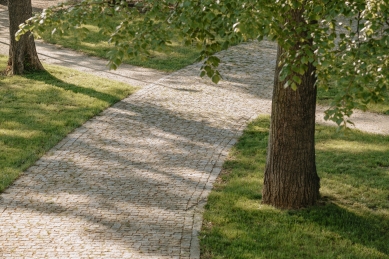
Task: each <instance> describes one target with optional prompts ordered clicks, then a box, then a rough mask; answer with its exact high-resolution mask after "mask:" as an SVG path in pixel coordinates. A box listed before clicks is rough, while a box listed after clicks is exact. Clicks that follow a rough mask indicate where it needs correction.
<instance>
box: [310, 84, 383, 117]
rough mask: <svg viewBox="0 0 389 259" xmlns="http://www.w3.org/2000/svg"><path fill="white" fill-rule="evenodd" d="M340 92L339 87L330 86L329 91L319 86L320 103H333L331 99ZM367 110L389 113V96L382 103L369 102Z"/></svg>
mask: <svg viewBox="0 0 389 259" xmlns="http://www.w3.org/2000/svg"><path fill="white" fill-rule="evenodd" d="M338 92H339V89H337V88H336V87H335V86H330V87H329V88H328V91H326V90H324V89H323V88H320V87H319V89H318V93H317V101H318V104H321V105H325V106H328V105H331V101H332V100H333V99H334V97H335V96H336V95H337V94H338ZM367 111H369V112H375V113H382V114H387V115H389V98H387V99H386V100H385V101H383V102H380V103H370V104H368V105H367Z"/></svg>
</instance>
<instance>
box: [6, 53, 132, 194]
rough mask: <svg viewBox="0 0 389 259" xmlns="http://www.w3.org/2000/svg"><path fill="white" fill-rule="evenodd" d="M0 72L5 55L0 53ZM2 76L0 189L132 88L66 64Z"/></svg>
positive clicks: (130, 91) (129, 92) (128, 92)
mask: <svg viewBox="0 0 389 259" xmlns="http://www.w3.org/2000/svg"><path fill="white" fill-rule="evenodd" d="M0 64H3V65H4V67H0V69H1V70H3V69H4V68H5V65H6V64H7V59H6V58H5V57H0ZM46 68H47V71H48V72H39V73H32V74H27V75H25V76H13V77H0V192H1V191H3V190H4V188H6V187H7V186H8V185H10V184H11V183H12V182H13V181H14V180H15V179H16V178H17V177H18V176H19V175H20V174H21V173H22V172H23V171H24V170H25V169H27V168H28V167H29V166H31V165H32V164H33V163H34V162H35V161H36V160H37V159H39V158H40V157H41V156H42V155H43V154H44V153H45V152H46V151H48V150H49V149H50V148H51V147H53V146H54V145H55V144H56V143H58V142H59V141H60V140H61V139H63V138H64V137H65V136H66V135H67V134H68V133H69V132H71V131H72V130H73V129H75V128H77V127H79V126H80V125H82V124H83V123H84V122H85V121H86V120H88V119H90V118H91V117H93V116H94V115H96V114H98V113H100V112H101V111H102V110H104V109H105V108H107V107H109V106H111V105H112V104H114V103H115V102H118V101H119V100H121V99H123V98H124V97H126V96H127V95H129V94H131V93H132V92H134V90H135V88H133V87H131V86H128V85H126V84H123V83H118V82H113V81H109V80H106V79H104V80H102V79H101V78H98V77H96V76H93V75H87V74H85V73H80V72H77V71H74V70H70V69H66V68H63V67H55V66H46Z"/></svg>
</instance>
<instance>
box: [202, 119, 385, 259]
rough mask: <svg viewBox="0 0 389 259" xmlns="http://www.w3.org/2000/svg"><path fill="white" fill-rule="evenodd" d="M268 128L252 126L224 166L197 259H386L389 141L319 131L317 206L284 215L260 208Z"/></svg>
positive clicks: (262, 124)
mask: <svg viewBox="0 0 389 259" xmlns="http://www.w3.org/2000/svg"><path fill="white" fill-rule="evenodd" d="M268 127H269V118H268V117H260V118H258V119H257V120H256V121H255V122H253V123H251V124H250V125H249V126H248V128H247V129H246V131H245V133H244V135H243V136H242V138H241V139H240V141H239V142H238V144H237V145H236V146H235V147H234V148H233V150H232V152H231V154H230V158H229V160H228V161H227V162H226V163H225V165H224V170H223V172H222V174H221V176H220V178H219V179H218V182H217V183H216V184H215V186H214V189H213V191H212V193H211V195H210V196H209V200H208V203H207V205H206V211H205V214H204V221H203V230H202V232H201V236H200V238H201V252H202V257H201V258H202V259H210V258H215V259H216V258H234V259H239V258H242V259H243V258H244V259H249V258H250V259H251V258H264V259H265V258H266V259H268V258H277V259H278V258H288V259H289V258H329V259H330V258H350V259H351V258H366V259H371V258H377V259H384V258H389V136H380V135H372V134H366V133H361V132H359V131H354V130H353V131H351V132H348V133H347V134H338V133H336V129H335V128H333V127H325V126H317V128H316V158H317V168H318V174H319V176H320V177H321V195H322V199H321V201H320V203H319V204H318V205H317V206H314V207H311V208H308V209H303V210H298V211H282V210H278V209H274V208H272V207H270V206H266V205H262V204H261V197H262V195H261V193H262V185H263V171H264V166H265V160H266V147H267V141H268Z"/></svg>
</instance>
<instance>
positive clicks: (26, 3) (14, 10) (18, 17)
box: [6, 0, 43, 75]
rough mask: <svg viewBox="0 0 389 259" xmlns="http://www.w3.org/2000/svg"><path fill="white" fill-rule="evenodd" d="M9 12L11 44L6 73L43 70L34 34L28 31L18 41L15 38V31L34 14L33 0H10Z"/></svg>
mask: <svg viewBox="0 0 389 259" xmlns="http://www.w3.org/2000/svg"><path fill="white" fill-rule="evenodd" d="M8 12H9V21H10V26H9V32H10V45H9V59H8V67H7V69H6V73H7V74H8V75H20V74H23V73H24V72H25V71H34V70H43V66H42V64H41V62H40V61H39V58H38V54H37V52H36V48H35V42H34V38H33V37H32V35H31V34H30V33H26V34H24V35H23V36H21V37H20V38H19V40H18V41H16V39H15V33H16V32H17V31H18V30H19V25H20V24H22V23H24V22H25V21H26V20H27V19H29V18H31V16H32V6H31V0H8Z"/></svg>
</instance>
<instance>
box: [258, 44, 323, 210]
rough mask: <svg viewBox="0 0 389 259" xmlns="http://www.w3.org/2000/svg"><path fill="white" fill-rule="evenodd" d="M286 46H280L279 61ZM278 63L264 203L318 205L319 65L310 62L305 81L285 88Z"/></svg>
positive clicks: (303, 78) (302, 205)
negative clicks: (295, 88)
mask: <svg viewBox="0 0 389 259" xmlns="http://www.w3.org/2000/svg"><path fill="white" fill-rule="evenodd" d="M283 53H284V50H283V49H282V48H281V47H278V52H277V64H279V61H280V58H281V55H282V54H283ZM280 70H281V67H279V66H278V65H277V67H276V73H275V79H274V90H273V102H272V113H271V127H270V136H269V144H268V154H267V162H266V169H265V179H264V189H263V203H264V204H269V205H272V206H275V207H277V208H281V209H299V208H303V207H307V206H311V205H314V204H315V202H316V200H317V199H318V198H319V188H320V179H319V177H318V175H317V173H316V163H315V140H314V136H315V111H316V90H317V89H316V86H315V80H316V76H315V67H314V66H313V65H312V64H310V65H309V68H308V71H306V72H305V74H304V75H303V76H300V77H301V79H302V83H301V85H299V86H298V88H297V90H296V91H294V90H292V89H291V88H290V87H288V88H284V83H285V82H281V81H280V80H279V76H278V75H279V72H280Z"/></svg>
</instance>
